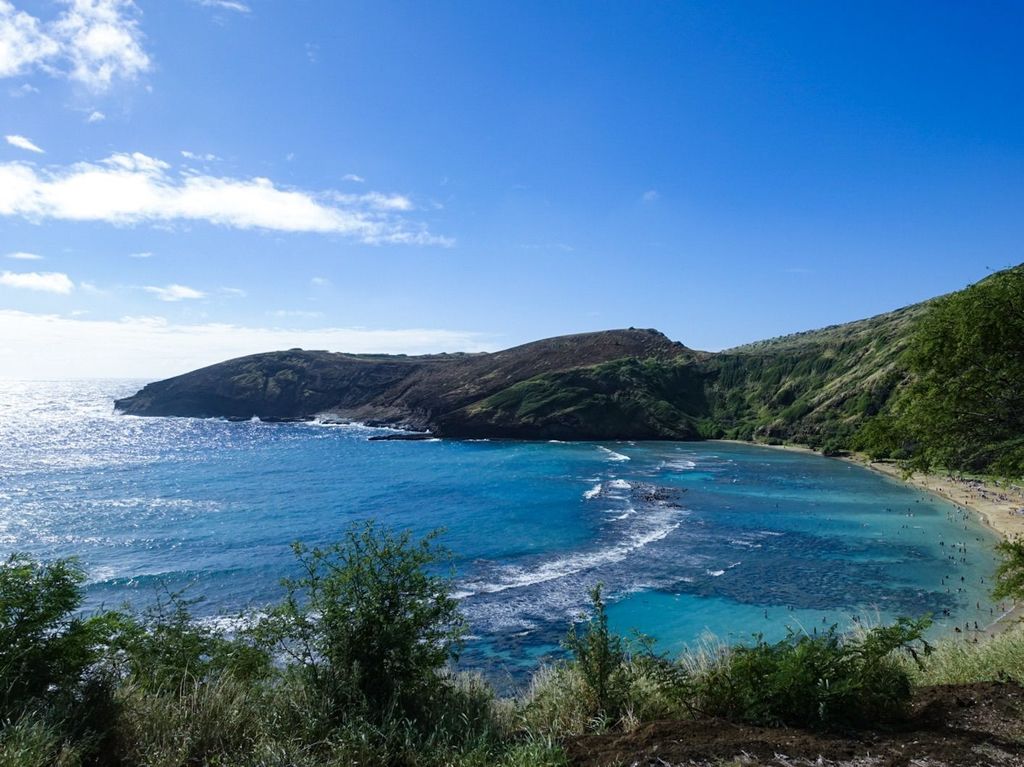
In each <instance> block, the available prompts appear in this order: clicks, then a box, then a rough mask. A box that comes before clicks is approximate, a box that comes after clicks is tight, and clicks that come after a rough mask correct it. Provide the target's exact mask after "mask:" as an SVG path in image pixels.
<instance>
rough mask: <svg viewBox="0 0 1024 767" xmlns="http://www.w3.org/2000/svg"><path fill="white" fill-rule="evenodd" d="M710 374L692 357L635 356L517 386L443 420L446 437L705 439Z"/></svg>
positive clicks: (536, 378) (540, 377)
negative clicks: (701, 419) (701, 423)
mask: <svg viewBox="0 0 1024 767" xmlns="http://www.w3.org/2000/svg"><path fill="white" fill-rule="evenodd" d="M706 410H707V403H706V401H705V393H704V375H703V373H702V372H701V370H700V369H699V368H697V367H696V366H695V365H693V364H692V360H690V359H687V358H681V359H676V360H662V359H656V358H648V359H643V360H641V359H637V358H635V357H627V358H624V359H620V360H615V361H612V362H605V363H603V364H600V365H594V366H592V367H586V368H577V369H575V370H569V371H565V372H559V373H548V374H545V375H541V376H536V377H534V378H530V379H528V380H526V381H523V382H521V383H517V384H515V385H513V386H510V387H508V388H507V389H504V390H502V391H501V392H499V393H497V394H494V395H492V396H490V397H488V398H486V399H484V400H483V401H481V402H478V403H475V404H473V405H470V406H469V407H466V408H464V409H462V410H460V411H456V412H455V413H451V414H449V415H447V416H444V417H442V418H441V419H440V426H441V431H442V433H445V432H447V431H451V430H455V431H457V433H459V434H461V435H463V436H465V435H471V434H479V435H480V436H502V437H530V438H547V439H552V438H557V439H581V438H582V439H617V438H618V437H619V436H620V435H622V434H630V435H632V438H634V439H645V438H647V439H697V438H699V437H700V433H699V427H698V423H697V417H698V416H699V415H700V414H702V413H704V412H706Z"/></svg>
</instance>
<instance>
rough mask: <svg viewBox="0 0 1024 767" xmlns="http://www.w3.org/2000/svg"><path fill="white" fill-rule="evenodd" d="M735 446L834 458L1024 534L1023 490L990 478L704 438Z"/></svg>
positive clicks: (1000, 529)
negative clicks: (913, 469) (909, 469)
mask: <svg viewBox="0 0 1024 767" xmlns="http://www.w3.org/2000/svg"><path fill="white" fill-rule="evenodd" d="M708 441H709V442H728V443H731V444H735V445H753V446H755V447H766V448H770V449H772V450H786V451H789V452H791V453H804V454H806V455H816V456H819V457H821V458H835V459H837V460H840V461H844V462H846V463H851V464H853V465H855V466H861V467H863V468H865V469H870V470H871V471H874V472H877V473H878V474H883V475H885V476H886V477H889V478H890V479H895V480H897V481H898V482H902V483H904V484H906V485H910V486H912V487H914V488H917V489H918V490H924V491H925V492H928V493H931V494H932V495H937V496H939V497H940V498H942V499H943V500H946V501H949V502H950V503H952V504H955V505H956V506H961V507H963V508H965V509H968V510H970V511H973V512H974V513H975V514H977V515H978V518H979V519H980V520H981V522H982V523H983V524H984V525H985V526H986V527H988V528H989V529H990V530H992V531H993V532H995V533H996V534H998V535H999V537H1001V538H1002V539H1004V540H1010V539H1013V538H1015V537H1017V536H1024V491H1021V490H1019V489H1013V488H1007V487H1003V486H1002V485H999V484H997V483H996V482H995V481H993V480H983V479H968V478H957V477H953V476H950V475H942V474H934V473H922V472H912V473H910V474H907V473H906V472H904V470H903V469H902V467H900V466H899V464H897V463H895V462H893V461H872V460H870V459H869V458H867V457H866V456H862V455H859V454H847V455H838V456H825V455H822V454H821V453H819V452H818V451H817V450H812V449H811V448H809V447H806V446H804V445H767V444H764V443H762V442H745V441H743V440H737V439H722V440H708Z"/></svg>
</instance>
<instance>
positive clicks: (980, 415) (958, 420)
mask: <svg viewBox="0 0 1024 767" xmlns="http://www.w3.org/2000/svg"><path fill="white" fill-rule="evenodd" d="M904 359H905V364H906V366H907V368H908V370H909V372H910V382H909V384H908V385H907V386H906V387H905V388H904V389H903V390H902V391H901V392H900V393H899V395H898V396H897V397H895V398H894V399H893V401H892V402H891V405H890V407H889V408H887V409H886V411H885V412H884V413H883V414H882V415H881V416H880V417H879V418H878V419H876V420H875V421H874V422H872V423H870V424H868V425H866V426H865V428H864V430H863V431H862V432H861V434H859V435H858V438H857V440H855V444H856V446H857V447H861V448H863V449H865V450H866V451H868V452H869V453H871V454H872V455H876V456H884V457H902V458H906V459H907V460H908V461H909V464H910V466H912V467H913V468H920V469H929V468H933V467H942V468H945V469H948V470H957V471H970V472H991V473H996V474H1001V475H1005V476H1021V475H1024V269H1021V268H1019V267H1018V268H1016V269H1010V270H1007V271H1004V272H1000V273H998V274H994V275H992V276H991V277H989V278H988V279H985V280H982V281H981V282H978V283H976V284H974V285H971V286H970V287H968V288H966V289H965V290H961V291H959V292H957V293H952V294H950V295H948V296H945V297H943V298H941V299H938V300H936V301H935V302H934V303H933V304H932V306H931V307H930V308H929V311H928V312H927V313H926V314H925V315H924V316H923V317H922V318H921V320H920V321H919V322H918V323H917V324H916V326H915V329H914V333H913V335H912V337H911V340H910V343H909V344H908V348H907V352H906V354H905V356H904Z"/></svg>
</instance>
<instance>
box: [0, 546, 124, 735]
mask: <svg viewBox="0 0 1024 767" xmlns="http://www.w3.org/2000/svg"><path fill="white" fill-rule="evenodd" d="M84 581H85V572H84V571H83V570H82V569H81V568H80V567H79V566H78V564H77V563H76V562H74V561H73V560H69V559H58V560H56V561H55V562H52V563H49V564H42V563H39V562H36V561H34V560H32V559H30V558H29V557H27V556H25V555H23V554H12V555H11V556H10V557H8V559H7V560H6V561H5V562H3V563H0V718H2V719H14V718H17V716H18V714H20V713H22V712H24V711H25V710H27V709H28V708H29V707H32V706H36V707H38V706H40V705H46V704H49V703H53V702H57V701H60V702H64V701H67V700H69V699H72V698H74V697H75V696H77V695H78V694H79V693H80V687H81V684H82V682H83V679H84V677H85V675H86V673H87V672H88V671H89V670H90V669H91V668H92V667H93V665H94V664H95V663H96V661H97V660H98V657H99V653H100V651H101V649H102V647H103V646H104V643H105V641H106V638H107V637H108V636H109V631H110V625H109V616H108V615H101V616H96V617H92V618H84V617H81V616H79V615H78V614H77V613H78V609H79V608H80V607H81V605H82V599H83V594H82V583H83V582H84Z"/></svg>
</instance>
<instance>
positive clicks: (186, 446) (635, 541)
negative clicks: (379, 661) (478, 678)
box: [0, 381, 995, 679]
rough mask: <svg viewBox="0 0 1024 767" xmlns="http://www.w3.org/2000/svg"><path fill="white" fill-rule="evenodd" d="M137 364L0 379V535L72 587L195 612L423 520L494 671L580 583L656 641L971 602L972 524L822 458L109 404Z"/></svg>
mask: <svg viewBox="0 0 1024 767" xmlns="http://www.w3.org/2000/svg"><path fill="white" fill-rule="evenodd" d="M141 383H142V382H124V381H113V382H111V381H106V382H95V381H93V382H0V552H2V553H4V554H6V553H9V552H12V551H27V552H30V553H32V554H35V555H38V556H42V557H53V556H67V555H75V556H77V557H79V558H80V560H81V561H82V563H83V564H84V565H85V566H86V567H87V568H88V570H89V572H90V582H89V590H88V593H89V600H90V602H89V604H90V606H97V605H100V604H105V605H107V606H119V605H120V604H121V603H123V602H124V601H125V600H130V601H133V602H135V603H137V604H140V603H143V602H145V601H148V600H150V599H152V598H153V596H154V595H155V594H156V593H157V592H158V590H159V589H162V588H167V589H171V590H178V589H181V588H184V587H187V589H188V590H187V593H188V594H189V595H190V596H192V597H202V598H203V601H202V602H201V603H200V604H199V605H197V607H196V610H197V612H199V613H200V614H202V615H203V616H206V617H209V618H210V619H213V616H217V615H222V614H238V613H240V612H244V611H252V610H257V609H258V608H259V607H260V606H261V605H264V604H266V603H267V602H268V601H273V600H275V599H276V598H278V597H279V596H280V595H281V589H280V587H279V585H278V583H279V580H280V578H281V577H283V576H286V575H288V574H290V573H291V572H292V569H291V568H292V565H293V559H292V555H291V552H290V550H289V544H290V542H292V541H294V540H302V541H304V542H306V543H310V544H318V543H328V542H331V541H332V540H335V539H337V538H338V536H339V533H340V532H341V531H342V530H344V529H345V527H346V526H347V525H348V524H349V523H351V522H352V521H354V520H360V519H364V518H366V517H376V518H377V519H378V520H380V521H381V522H383V523H385V524H387V525H389V526H393V527H396V528H412V529H413V530H414V531H416V532H418V533H425V532H427V531H429V530H433V529H435V528H438V527H443V528H445V530H446V532H445V533H444V535H443V538H442V541H443V543H444V544H445V545H446V546H448V547H449V548H450V549H451V550H453V551H454V552H455V554H456V566H457V583H456V590H457V593H458V594H459V595H460V597H461V598H462V607H463V610H464V611H465V613H466V615H467V617H468V619H469V621H470V624H471V631H472V634H471V638H470V641H469V644H468V646H467V652H466V655H465V661H464V662H465V663H467V664H469V665H471V666H478V667H483V668H485V670H487V671H488V672H489V673H491V674H492V675H494V676H498V677H500V676H505V677H506V678H508V675H511V677H512V678H515V679H519V678H521V675H522V672H523V670H524V669H528V668H530V667H532V665H533V664H534V663H535V662H536V659H537V658H538V657H541V656H543V655H545V654H546V653H549V652H551V651H552V650H553V649H554V647H555V646H556V645H557V642H558V640H559V638H560V637H561V636H562V635H563V634H564V632H565V629H566V627H567V625H568V623H569V621H570V620H571V619H572V618H573V617H574V616H577V615H578V614H579V613H580V611H581V610H582V609H583V608H584V607H585V604H586V592H587V589H588V588H589V587H590V586H592V585H593V584H594V583H596V582H598V581H600V582H603V583H604V584H605V587H606V591H607V595H608V597H609V598H610V600H611V602H612V605H611V608H610V614H611V617H612V621H613V623H614V625H615V627H616V628H618V629H620V630H623V631H626V630H628V629H630V628H636V629H638V630H640V631H642V632H644V633H646V634H649V635H651V636H653V637H655V638H657V639H658V640H659V643H660V644H661V646H662V647H663V648H664V649H666V650H670V651H672V650H677V649H680V648H681V647H683V646H684V645H685V644H688V643H693V642H694V641H696V640H698V639H700V637H701V636H702V635H703V634H705V633H706V632H710V633H713V634H715V635H716V636H718V637H720V638H724V639H747V638H749V637H750V635H751V634H752V633H754V632H763V633H764V634H765V635H766V636H768V637H770V638H771V637H779V636H782V635H784V633H785V631H786V628H787V627H794V628H801V627H802V628H804V629H805V630H807V631H811V630H813V628H816V627H820V626H823V625H827V624H831V623H838V624H840V625H841V626H849V625H850V624H851V622H852V621H853V620H855V619H864V620H870V621H874V620H877V619H879V618H881V619H885V618H890V617H893V616H896V615H920V614H923V613H933V614H935V615H936V632H941V631H948V630H950V628H951V627H952V626H953V625H957V624H959V625H961V626H962V625H963V624H964V622H965V621H966V622H969V623H970V625H971V626H973V622H974V621H975V620H977V621H978V623H979V625H984V624H987V623H988V622H990V620H991V617H990V609H991V605H990V604H989V602H988V601H987V598H986V590H987V588H988V581H989V579H990V576H991V573H992V571H993V570H994V556H993V554H992V550H991V549H992V544H993V543H994V541H995V538H994V536H993V535H992V534H991V533H990V532H989V531H988V530H987V529H986V528H984V527H982V525H981V524H980V523H978V522H977V521H975V520H973V519H971V518H969V517H968V516H966V515H965V514H964V513H962V512H960V511H959V510H958V509H956V508H955V507H954V506H953V505H951V504H949V503H946V502H944V501H941V500H939V499H937V498H935V497H932V496H928V495H924V494H922V493H920V492H917V491H913V490H911V489H909V488H907V487H905V486H904V485H902V484H900V483H898V482H895V481H892V480H890V479H887V478H885V477H881V476H879V475H876V474H874V473H872V472H870V471H868V470H866V469H863V468H860V467H857V466H853V465H850V464H848V463H845V462H842V461H838V460H832V459H827V458H821V457H818V456H813V455H803V454H798V453H791V452H783V451H778V450H771V449H767V448H759V447H753V446H745V445H735V444H727V443H720V442H710V443H682V444H681V443H668V442H650V443H571V444H569V443H546V442H527V443H522V442H503V441H493V442H488V441H469V442H451V441H431V442H368V441H367V436H369V435H370V434H373V433H377V430H372V429H366V428H363V427H347V426H323V425H316V424H263V423H259V422H248V423H227V422H223V421H217V420H194V419H184V418H175V419H165V418H154V419H147V418H134V417H125V416H119V415H116V414H114V413H113V411H112V404H111V403H112V400H113V399H114V398H115V397H118V396H124V395H126V394H129V393H131V392H133V391H135V390H136V389H137V388H138V386H139V385H140V384H141ZM963 545H966V552H965V553H962V552H961V551H960V549H959V547H961V546H963ZM963 558H965V559H966V561H962V559H963ZM944 576H945V580H943V578H944ZM943 610H949V611H950V615H949V616H948V617H947V616H945V615H943Z"/></svg>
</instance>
